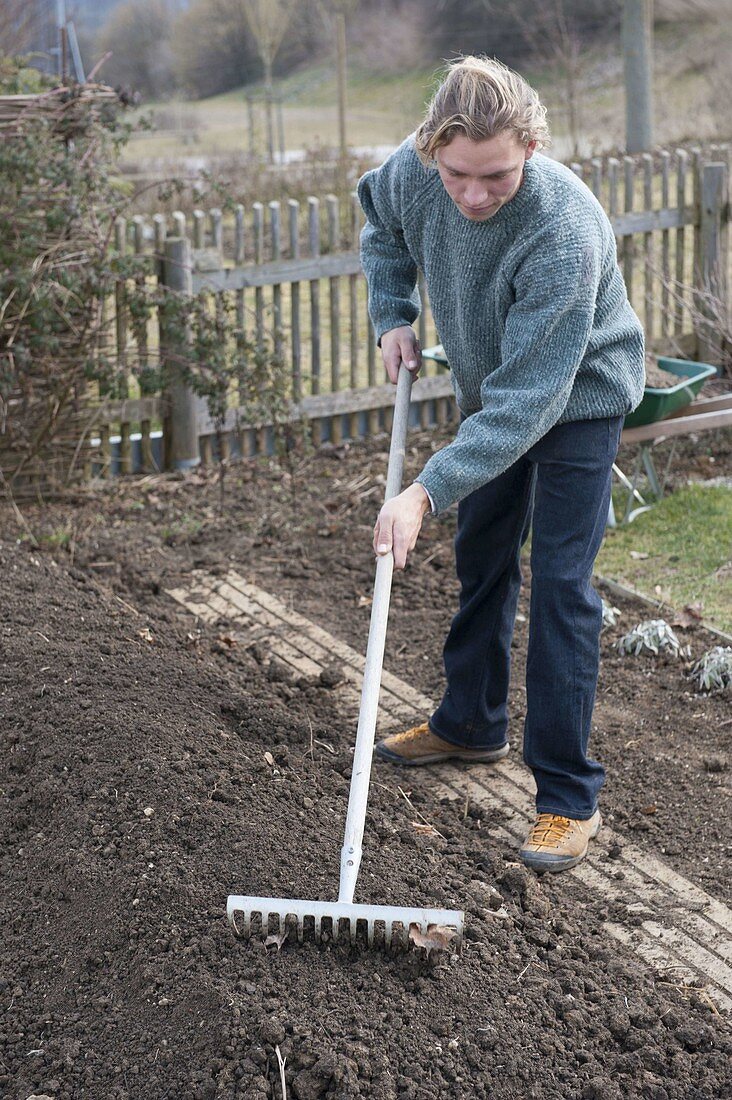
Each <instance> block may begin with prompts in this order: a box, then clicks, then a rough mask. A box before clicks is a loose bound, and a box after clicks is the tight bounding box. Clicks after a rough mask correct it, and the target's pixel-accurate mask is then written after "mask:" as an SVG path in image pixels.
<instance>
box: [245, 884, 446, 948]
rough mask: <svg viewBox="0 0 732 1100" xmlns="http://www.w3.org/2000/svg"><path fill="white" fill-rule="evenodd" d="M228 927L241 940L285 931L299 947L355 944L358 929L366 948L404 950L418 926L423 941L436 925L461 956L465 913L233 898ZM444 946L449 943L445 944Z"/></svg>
mask: <svg viewBox="0 0 732 1100" xmlns="http://www.w3.org/2000/svg"><path fill="white" fill-rule="evenodd" d="M226 915H227V917H228V919H229V923H230V924H231V926H232V928H233V929H234V931H235V932H236V934H237V935H239V936H244V937H246V938H247V939H248V938H249V937H250V936H252V935H261V936H264V937H266V936H268V935H272V934H276V933H278V932H279V933H282V932H284V931H285V930H286V929H288V928H294V929H295V930H296V931H297V938H298V940H299V941H300V943H302V941H303V940H304V939H305V938H306V936H307V937H308V938H309V937H310V936H311V935H312V936H313V937H314V939H315V941H316V943H320V942H322V938H323V934H324V933H325V934H326V936H327V937H328V938H329V939H330V940H332V941H334V942H337V941H338V939H339V938H340V937H342V938H343V940H344V941H346V940H348V939H350V941H351V943H356V937H357V935H358V930H359V925H360V927H361V929H362V930H364V931H365V933H366V940H367V943H368V945H369V947H384V948H386V949H387V950H389V949H390V948H392V947H399V946H401V947H408V946H409V941H410V936H409V931H410V927H411V926H412V925H417V926H418V930H419V932H420V933H421V934H422V935H424V936H427V934H428V932H429V930H430V928H431V927H434V926H435V925H438V926H439V927H440V929H441V931H442V932H444V934H445V935H446V936H447V937H449V934H450V933H452V937H451V938H449V946H450V950H451V951H459V950H460V947H461V945H462V939H463V921H464V914H463V913H462V912H461V911H460V910H458V909H422V908H419V907H412V906H409V905H354V904H353V903H347V902H341V901H334V902H329V901H302V900H299V899H295V898H251V897H244V896H242V895H237V894H231V895H230V896H229V898H228V900H227V903H226ZM446 942H447V939H446Z"/></svg>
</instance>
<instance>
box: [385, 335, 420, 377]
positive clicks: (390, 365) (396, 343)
mask: <svg viewBox="0 0 732 1100" xmlns="http://www.w3.org/2000/svg"><path fill="white" fill-rule="evenodd" d="M381 352H382V355H383V358H384V366H385V367H386V373H387V374H388V376H389V381H390V382H393V383H394V385H396V382H397V379H398V377H399V367H400V366H401V365H402V363H403V364H404V366H405V367H407V369H408V370H410V371H411V372H412V373H413V374H414V375H415V377H416V375H417V374H418V372H419V369H420V367H421V366H422V352H421V349H420V346H419V341H418V339H417V336H416V333H415V332H414V329H413V328H411V327H410V326H408V325H407V326H403V327H402V328H398V329H392V331H391V332H387V333H385V334H384V335H383V336H382V338H381Z"/></svg>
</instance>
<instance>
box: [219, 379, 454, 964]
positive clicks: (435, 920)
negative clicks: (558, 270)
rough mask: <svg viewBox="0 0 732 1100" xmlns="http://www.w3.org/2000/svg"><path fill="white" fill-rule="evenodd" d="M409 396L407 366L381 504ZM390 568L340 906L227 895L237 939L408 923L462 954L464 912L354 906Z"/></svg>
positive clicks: (378, 604) (364, 716)
mask: <svg viewBox="0 0 732 1100" xmlns="http://www.w3.org/2000/svg"><path fill="white" fill-rule="evenodd" d="M411 391H412V375H411V374H410V372H409V371H408V370H407V368H406V367H401V368H400V370H399V379H398V383H397V392H396V402H395V406H394V424H393V427H392V434H391V447H390V449H389V465H388V469H387V477H386V493H385V499H386V500H390V499H391V498H392V497H394V496H396V495H397V494H398V493H399V492H400V490H401V484H402V473H403V469H404V453H405V446H406V438H407V423H408V420H409V401H410V396H411ZM393 570H394V558H393V556H392V554H384V555H381V556H379V558H378V560H377V564H376V580H375V583H374V597H373V602H372V605H371V625H370V627H369V640H368V647H367V649H366V666H365V669H364V675H363V689H362V691H361V709H360V712H359V718H358V730H357V733H356V747H355V750H354V755H353V769H352V772H351V789H350V794H349V797H348V812H347V815H346V827H345V836H344V839H343V847H342V849H341V876H340V888H339V891H338V901H335V902H327V901H307V900H305V899H300V898H265V897H251V896H246V895H243V894H232V895H230V897H229V899H228V901H227V905H226V912H227V916H228V918H229V922H230V924H231V925H232V927H233V928H234V931H236V932H237V933H238V934H240V935H243V936H250V935H252V934H254V933H255V932H256V933H259V934H261V935H264V936H265V937H266V936H267V935H269V934H270V932H273V931H277V932H279V933H280V935H282V933H283V932H284V931H285V929H286V928H287V927H289V926H294V927H295V929H296V932H297V937H298V939H299V940H301V941H302V939H303V938H304V936H305V935H306V934H309V933H310V932H311V931H312V934H313V935H314V937H315V939H316V941H318V942H320V941H321V940H322V936H323V933H327V934H328V935H329V937H331V938H332V939H333V940H338V939H339V937H341V936H343V937H344V938H346V937H348V938H350V940H351V943H355V942H356V938H357V934H358V929H359V926H360V927H361V928H362V929H363V930H365V932H366V939H367V942H368V945H369V947H374V946H383V947H386V948H387V949H388V948H390V947H392V945H397V944H399V945H401V944H403V945H404V946H408V943H409V929H410V925H413V924H416V925H417V926H418V928H419V929H420V931H421V932H422V933H423V934H425V935H426V934H427V933H428V930H429V928H430V926H431V925H433V926H434V925H440V926H441V927H442V929H449V930H450V931H451V932H452V933H453V934H454V936H453V939H452V942H451V943H450V947H451V949H453V950H455V951H459V950H460V947H461V944H462V936H463V923H464V916H465V915H464V913H463V912H461V911H459V910H456V909H425V908H423V907H421V906H408V905H368V904H355V903H354V901H353V894H354V891H355V888H356V880H357V878H358V872H359V868H360V866H361V854H362V842H363V831H364V823H365V820H366V804H367V801H368V793H369V783H370V779H371V759H372V755H373V748H374V736H375V733H376V714H377V709H378V702H379V690H380V687H381V670H382V665H383V661H384V644H385V641H386V624H387V618H388V614H389V599H390V596H391V581H392V574H393ZM272 926H275V927H274V928H273V927H272Z"/></svg>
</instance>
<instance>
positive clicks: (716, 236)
mask: <svg viewBox="0 0 732 1100" xmlns="http://www.w3.org/2000/svg"><path fill="white" fill-rule="evenodd" d="M728 189H729V182H728V172H727V165H726V164H722V163H720V164H705V165H704V166H703V168H702V172H701V208H700V211H699V215H700V234H699V268H700V270H699V276H698V278H699V281H700V283H701V286H700V291H701V293H700V295H699V296H698V299H697V308H698V310H699V313H701V314H702V316H703V317H704V321H705V323H702V325H701V326H700V332H699V355H700V358H701V359H702V361H703V362H705V363H719V362H720V361H721V357H722V333H723V332H725V331H726V329H727V320H728V314H729V300H728V294H729V286H728V280H727V267H728V263H729V226H728V223H727V220H726V218H725V216H724V214H725V207H727V206H728Z"/></svg>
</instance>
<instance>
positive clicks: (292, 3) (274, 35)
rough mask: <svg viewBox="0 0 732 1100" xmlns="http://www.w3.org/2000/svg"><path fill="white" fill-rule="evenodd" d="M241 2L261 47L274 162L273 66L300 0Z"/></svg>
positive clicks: (268, 143) (248, 0) (271, 150)
mask: <svg viewBox="0 0 732 1100" xmlns="http://www.w3.org/2000/svg"><path fill="white" fill-rule="evenodd" d="M241 3H242V7H243V9H244V14H245V16H246V20H247V23H248V24H249V29H250V31H251V33H252V38H253V39H254V41H255V43H256V46H257V52H258V54H259V57H260V59H261V62H262V65H263V66H264V95H265V107H266V112H267V147H268V150H269V159H270V161H274V125H273V119H272V100H273V89H272V67H273V65H274V59H275V57H276V56H277V51H278V50H279V48H280V46H281V45H282V39H283V38H284V36H285V32H286V30H287V26H288V23H289V22H290V19H291V17H292V13H293V11H294V9H295V7H296V6H297V3H298V0H241Z"/></svg>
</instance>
